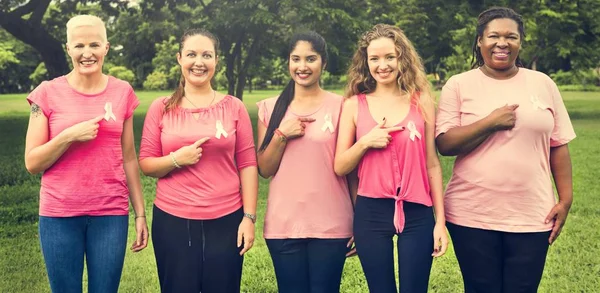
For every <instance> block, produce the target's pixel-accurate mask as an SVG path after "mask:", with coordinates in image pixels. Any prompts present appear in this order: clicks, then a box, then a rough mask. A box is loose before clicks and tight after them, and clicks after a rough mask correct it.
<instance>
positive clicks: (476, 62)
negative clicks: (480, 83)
mask: <svg viewBox="0 0 600 293" xmlns="http://www.w3.org/2000/svg"><path fill="white" fill-rule="evenodd" d="M498 18H508V19H512V20H514V21H515V22H516V23H517V25H518V26H519V35H520V37H521V42H522V41H523V40H525V25H524V24H523V18H522V17H521V15H520V14H518V13H517V12H515V11H514V10H512V9H510V8H507V7H491V8H489V9H487V10H485V11H484V12H482V13H481V14H479V17H477V34H476V35H475V42H474V43H473V58H472V59H471V68H477V67H480V66H483V64H484V62H483V56H482V55H481V49H480V48H479V46H477V41H478V39H479V38H481V37H483V31H484V30H485V29H486V28H487V26H488V23H490V21H492V20H494V19H498ZM516 65H517V66H519V67H523V63H522V62H521V58H520V57H519V56H517V60H516Z"/></svg>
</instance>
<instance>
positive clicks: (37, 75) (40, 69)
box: [29, 62, 48, 86]
mask: <svg viewBox="0 0 600 293" xmlns="http://www.w3.org/2000/svg"><path fill="white" fill-rule="evenodd" d="M29 79H30V80H31V82H32V83H33V84H34V85H36V86H37V85H39V84H40V83H42V81H44V80H48V70H46V64H44V62H40V64H38V66H37V67H36V68H35V71H34V72H33V73H32V74H31V75H29Z"/></svg>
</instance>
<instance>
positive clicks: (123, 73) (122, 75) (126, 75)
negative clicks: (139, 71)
mask: <svg viewBox="0 0 600 293" xmlns="http://www.w3.org/2000/svg"><path fill="white" fill-rule="evenodd" d="M108 75H112V76H114V77H116V78H118V79H122V80H124V81H127V82H129V83H134V82H135V74H134V73H133V71H131V70H129V69H127V67H125V66H114V67H110V69H108Z"/></svg>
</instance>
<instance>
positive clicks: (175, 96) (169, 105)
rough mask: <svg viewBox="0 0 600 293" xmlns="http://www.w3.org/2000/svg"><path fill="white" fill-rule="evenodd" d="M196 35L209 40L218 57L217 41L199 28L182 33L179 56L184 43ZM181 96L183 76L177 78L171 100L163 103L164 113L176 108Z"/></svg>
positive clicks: (182, 92) (183, 92) (210, 34)
mask: <svg viewBox="0 0 600 293" xmlns="http://www.w3.org/2000/svg"><path fill="white" fill-rule="evenodd" d="M198 35H199V36H204V37H207V38H209V39H210V40H211V41H212V42H213V45H214V47H215V54H216V55H218V50H219V39H218V38H217V37H216V36H215V35H213V34H212V33H210V32H209V31H207V30H205V29H199V28H194V29H188V30H186V31H185V32H184V33H183V35H182V36H181V39H180V40H179V54H181V50H182V49H183V44H184V43H185V41H186V40H187V39H188V38H190V37H193V36H198ZM183 96H185V78H184V77H183V75H181V77H179V84H178V85H177V88H176V89H175V92H173V94H171V98H170V99H169V100H167V102H166V103H165V111H169V110H172V109H174V108H175V107H177V105H178V104H179V102H180V101H181V99H182V98H183Z"/></svg>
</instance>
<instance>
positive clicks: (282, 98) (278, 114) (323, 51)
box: [258, 31, 327, 152]
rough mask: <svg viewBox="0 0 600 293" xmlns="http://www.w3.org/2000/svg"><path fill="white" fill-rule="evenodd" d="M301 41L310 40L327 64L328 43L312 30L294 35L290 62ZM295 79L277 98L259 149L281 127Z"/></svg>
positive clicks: (313, 47)
mask: <svg viewBox="0 0 600 293" xmlns="http://www.w3.org/2000/svg"><path fill="white" fill-rule="evenodd" d="M300 41H305V42H309V43H310V44H311V45H312V49H313V50H314V51H315V52H317V54H319V55H320V56H321V60H322V64H323V66H325V64H327V43H326V42H325V39H324V38H323V37H322V36H321V35H319V34H317V33H315V32H312V31H309V32H304V33H298V34H295V35H294V36H292V39H291V40H290V45H289V47H288V62H289V54H291V53H292V51H294V49H295V48H296V44H298V42H300ZM294 86H295V82H294V80H293V79H292V80H290V82H288V84H287V86H286V87H285V88H284V89H283V91H282V92H281V94H280V95H279V98H277V102H276V103H275V107H274V108H273V113H272V114H271V119H270V120H269V126H267V133H266V134H265V139H264V140H263V143H262V144H261V145H260V148H259V149H258V151H259V152H260V151H264V150H265V149H266V148H267V146H268V145H269V143H271V139H273V135H274V133H275V129H277V127H279V124H280V123H281V120H283V116H285V112H287V109H288V107H289V106H290V103H292V100H293V99H294Z"/></svg>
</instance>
